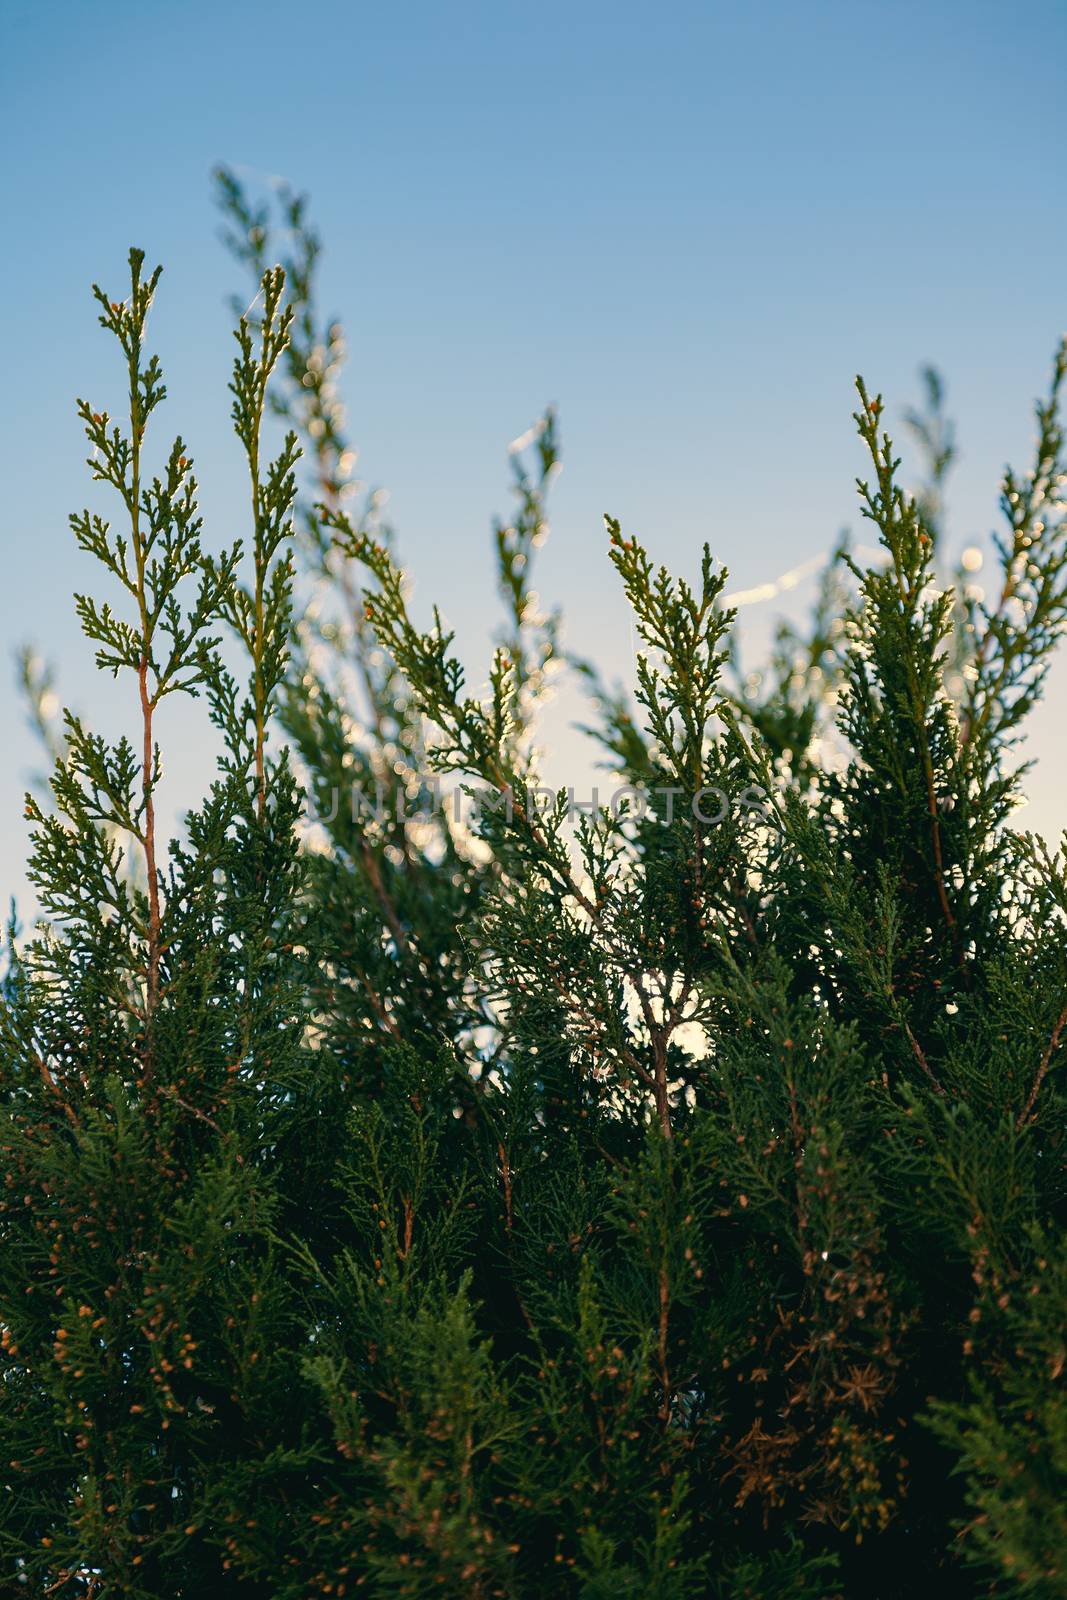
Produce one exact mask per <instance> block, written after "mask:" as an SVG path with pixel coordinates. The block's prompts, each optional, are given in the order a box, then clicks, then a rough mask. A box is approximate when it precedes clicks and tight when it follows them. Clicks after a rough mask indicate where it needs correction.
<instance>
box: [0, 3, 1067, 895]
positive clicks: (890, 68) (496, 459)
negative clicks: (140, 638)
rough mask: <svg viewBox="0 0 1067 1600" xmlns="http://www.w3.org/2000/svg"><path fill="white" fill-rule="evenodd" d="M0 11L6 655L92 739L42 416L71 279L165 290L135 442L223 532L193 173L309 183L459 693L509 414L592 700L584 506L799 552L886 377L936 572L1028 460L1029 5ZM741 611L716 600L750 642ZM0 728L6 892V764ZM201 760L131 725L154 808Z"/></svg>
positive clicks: (1052, 216)
mask: <svg viewBox="0 0 1067 1600" xmlns="http://www.w3.org/2000/svg"><path fill="white" fill-rule="evenodd" d="M0 25H2V27H3V35H4V37H3V50H2V52H0V60H2V65H0V107H2V109H0V119H2V133H3V148H4V150H5V152H6V158H5V164H4V165H5V170H4V174H3V184H4V196H3V215H4V217H5V219H6V222H7V225H8V226H7V247H6V249H5V250H4V252H3V259H2V262H0V274H2V277H3V286H2V287H3V303H4V306H5V308H6V313H7V314H6V319H5V333H4V345H5V357H6V374H5V379H6V381H5V384H4V397H5V399H4V426H3V429H2V432H0V473H2V481H3V486H4V494H3V499H2V509H0V519H2V520H0V537H2V539H3V549H4V568H3V570H4V584H3V587H2V590H0V629H2V635H3V640H4V644H5V647H6V648H7V649H9V650H13V649H14V647H15V646H16V645H17V643H18V642H19V641H20V640H22V639H25V638H32V639H33V640H34V641H35V642H36V643H37V644H38V645H39V646H40V647H41V649H42V650H43V651H44V652H45V653H46V654H47V655H49V656H50V657H52V658H53V659H54V660H55V662H56V664H57V667H58V670H59V677H60V684H61V688H62V690H63V693H64V696H65V697H66V698H67V699H69V700H71V701H72V702H74V703H75V704H76V705H78V706H79V707H80V708H82V709H87V710H89V711H90V712H91V713H92V714H93V716H94V717H95V718H97V719H98V720H99V722H100V723H101V724H102V725H103V726H104V727H105V729H106V730H113V729H116V728H118V727H120V726H122V725H123V724H124V720H125V719H124V706H125V701H124V699H123V696H122V693H121V691H120V693H119V694H118V695H117V696H116V695H115V693H114V692H113V691H112V690H111V689H110V688H109V686H108V685H107V684H106V683H105V682H104V680H99V679H96V678H95V677H94V673H93V668H92V664H91V655H90V652H89V649H88V647H87V646H86V645H85V644H84V643H83V642H82V641H81V640H80V638H79V635H78V633H77V628H76V625H75V623H74V619H73V611H72V604H71V598H70V595H71V591H72V589H75V588H79V587H83V586H86V585H89V584H94V585H97V584H98V580H97V578H96V575H95V574H94V573H93V572H92V571H91V569H90V565H89V564H88V563H86V561H85V559H84V558H82V557H81V556H79V555H78V554H77V552H76V551H75V550H74V548H73V541H72V538H71V535H70V533H69V531H68V528H67V520H66V519H67V514H68V512H69V511H71V510H74V509H78V508H80V507H81V506H82V505H83V504H85V503H87V502H89V503H91V504H93V505H94V507H98V508H101V509H102V507H101V502H100V500H99V498H98V493H99V491H96V490H92V489H90V487H89V484H88V477H87V473H86V472H85V469H84V467H83V465H82V460H83V455H84V451H83V448H82V441H81V439H80V437H79V429H78V425H77V422H76V419H75V417H74V410H73V401H74V397H75V395H79V394H81V395H85V396H86V397H87V398H91V399H93V400H94V402H103V403H104V404H107V405H109V406H110V407H112V408H114V406H115V403H116V401H117V400H118V398H119V393H120V387H119V386H120V378H121V374H120V373H119V371H118V368H117V366H116V363H115V361H114V355H113V352H112V350H111V349H110V348H109V345H108V341H107V339H106V337H105V336H104V335H103V333H102V332H101V330H100V329H99V328H98V327H97V326H96V323H95V318H94V314H93V311H92V306H91V302H90V298H89V292H88V286H89V283H90V281H91V280H92V279H94V278H95V279H97V280H98V281H100V282H102V283H103V284H105V285H106V286H110V285H116V286H117V285H120V284H121V283H122V278H123V271H124V262H125V256H126V251H127V247H128V245H129V244H130V243H131V242H136V243H139V244H141V245H142V246H143V247H144V248H145V249H146V251H147V252H148V254H149V255H150V257H152V258H154V259H159V260H162V261H163V262H164V263H165V268H166V270H165V274H164V279H163V283H162V286H161V291H160V297H159V300H158V304H157V308H156V310H155V312H154V314H153V324H152V331H153V337H154V341H155V346H156V348H157V349H158V350H159V351H160V353H161V355H162V358H163V362H164V367H165V369H166V373H167V378H168V388H169V391H170V395H171V399H170V402H169V405H168V407H167V408H166V423H165V428H166V431H167V432H177V431H180V432H181V433H182V434H183V436H184V437H185V438H186V440H187V441H188V443H189V445H190V448H191V450H192V453H193V454H194V456H195V457H196V460H197V465H198V470H199V475H200V478H201V482H202V486H203V496H202V498H203V503H204V509H205V512H206V516H207V530H208V539H209V541H216V542H217V543H219V544H221V543H222V542H223V541H224V540H226V539H228V538H230V537H232V536H233V535H234V534H237V533H241V532H243V531H244V529H243V523H242V514H243V506H244V493H243V485H242V481H241V477H240V470H241V469H240V461H239V458H238V455H237V452H236V448H235V441H234V440H233V439H232V435H231V433H230V429H229V422H228V397H227V394H226V381H227V375H228V364H229V361H230V341H229V337H228V333H227V327H228V311H227V308H226V299H227V295H228V293H229V292H230V291H231V290H232V289H234V288H235V287H238V286H239V285H238V283H237V278H236V273H235V270H234V269H233V268H232V266H231V265H230V263H229V262H228V260H227V258H226V256H225V254H224V251H223V249H222V247H221V245H220V244H219V242H218V236H217V235H218V228H217V220H216V217H215V215H214V213H213V210H212V204H211V196H210V185H209V174H210V170H211V168H212V166H213V165H214V164H215V163H216V162H218V161H219V160H224V161H227V162H229V163H232V164H234V165H236V166H237V167H239V168H242V169H244V171H245V173H246V174H247V175H248V176H249V177H250V179H251V180H252V181H254V182H259V181H269V178H270V177H271V176H272V175H276V176H282V177H285V178H286V179H288V180H289V181H290V182H291V183H292V184H293V185H295V186H296V187H298V188H304V189H307V190H309V191H310V192H311V194H312V197H313V210H314V215H315V217H316V219H317V222H318V225H319V227H320V229H321V232H322V234H323V237H324V239H325V242H326V246H327V254H326V257H325V261H324V266H323V284H324V294H325V299H326V301H327V303H328V307H329V308H330V309H331V310H336V311H337V312H338V313H339V314H340V315H341V317H342V318H343V320H344V321H345V323H346V326H347V330H348V334H349V345H350V357H351V359H350V370H349V376H348V382H347V386H346V399H347V401H348V405H349V421H350V427H351V431H352V432H353V434H354V435H355V438H356V439H357V441H358V443H359V445H360V447H361V470H362V472H363V475H364V476H365V478H366V479H367V480H368V481H370V482H371V483H373V484H376V485H381V486H384V487H387V488H388V489H389V491H390V495H391V500H390V515H391V518H392V520H393V521H394V523H395V524H396V526H397V528H398V532H399V538H400V548H401V552H402V555H403V557H404V560H405V562H406V564H407V565H408V566H409V567H410V569H411V570H412V572H413V574H414V575H415V577H416V580H417V589H416V594H417V596H418V601H421V602H424V603H425V604H427V605H428V604H429V602H430V600H431V599H436V600H438V601H439V602H440V604H441V606H442V608H443V610H444V611H445V613H446V615H447V616H448V617H449V619H450V620H451V621H452V623H453V624H454V625H455V626H456V627H457V629H458V630H459V633H460V637H461V639H462V641H463V646H464V653H465V655H467V657H468V659H469V660H470V662H471V665H472V672H473V675H474V676H475V677H477V676H478V674H479V663H481V662H482V661H483V660H484V657H485V640H486V636H487V631H488V629H489V627H490V621H489V619H490V617H491V612H492V604H493V602H492V582H491V575H490V570H489V563H488V550H489V545H488V528H489V519H490V516H491V514H492V513H493V512H494V511H495V510H498V509H504V508H505V507H506V504H507V497H506V461H505V455H504V452H505V447H506V444H507V442H508V440H509V439H511V438H512V437H514V436H515V435H516V434H518V433H520V432H521V431H522V430H523V429H524V428H525V427H526V425H527V424H528V423H529V422H530V421H531V420H532V419H533V418H534V417H535V416H536V415H537V414H538V412H539V411H540V409H541V408H542V407H543V406H544V404H545V403H546V402H549V401H553V402H555V403H556V404H557V405H558V406H559V409H560V415H561V427H562V437H563V447H564V460H565V471H564V474H563V476H562V478H561V479H560V481H559V484H558V485H557V489H556V493H555V512H554V519H553V529H554V531H553V537H552V541H551V542H550V545H549V546H548V548H547V549H546V551H545V552H544V557H543V561H542V564H541V568H540V575H539V586H540V588H541V591H542V593H543V594H544V596H545V598H546V600H549V601H552V602H555V601H557V600H563V601H565V603H566V608H567V612H568V616H569V639H570V642H571V643H572V644H573V645H574V646H575V647H577V648H579V649H580V650H581V651H582V652H583V653H585V654H592V655H595V656H597V657H598V658H599V659H600V660H601V661H602V663H603V664H604V665H605V666H606V667H607V669H608V671H609V673H615V674H621V675H623V676H626V675H627V674H628V673H629V672H630V670H631V638H630V630H629V626H628V622H627V617H626V612H625V608H624V606H623V604H622V602H621V599H620V597H619V595H618V593H617V590H616V586H615V584H614V583H613V581H612V576H611V573H610V570H609V568H608V566H607V563H606V559H605V553H604V551H605V541H604V535H603V530H602V522H601V517H602V513H603V512H604V511H611V512H612V513H613V514H615V515H617V516H619V517H620V518H621V519H622V521H623V522H624V524H625V525H626V527H627V528H628V529H629V530H631V531H635V532H638V533H639V534H641V535H642V536H643V537H645V538H646V539H647V540H648V542H649V543H650V544H651V545H652V547H653V549H654V550H655V552H656V553H657V554H658V555H661V556H662V557H663V559H664V560H666V561H667V562H668V563H669V564H670V565H672V566H674V567H675V568H676V569H678V570H692V569H693V568H694V567H695V565H696V563H697V561H698V559H699V555H698V552H699V546H700V544H701V542H702V541H703V540H704V539H707V540H708V541H709V542H710V543H711V545H712V548H713V550H714V552H715V553H716V555H717V556H719V557H721V559H722V560H723V561H724V562H726V564H727V565H728V566H729V567H730V569H731V573H732V575H733V580H734V584H735V585H736V586H740V587H749V586H752V585H756V584H759V583H762V582H764V581H765V580H767V579H770V578H773V577H774V576H775V575H776V574H777V573H778V572H780V571H781V570H783V569H784V568H787V567H789V566H792V565H795V564H797V563H799V562H801V561H804V560H806V559H807V558H808V557H810V556H812V555H814V554H816V553H817V552H818V551H820V550H822V549H825V548H827V547H828V545H829V544H830V542H831V541H832V539H833V537H834V535H835V533H836V532H837V530H838V529H839V528H840V527H841V526H843V525H845V524H848V523H851V524H852V526H853V527H854V528H855V527H856V526H857V522H858V519H857V515H856V512H855V506H854V490H853V479H854V476H855V473H856V472H857V471H859V470H861V460H860V456H859V452H858V448H857V444H856V441H855V439H854V437H853V433H852V427H851V423H850V412H851V409H852V393H851V383H852V378H853V375H854V374H855V373H856V372H857V371H862V372H863V373H864V374H865V376H866V377H867V379H868V381H869V383H870V384H871V385H872V386H875V387H878V388H880V389H882V391H883V392H884V393H885V395H886V397H887V401H888V405H889V416H890V420H891V421H892V419H893V418H894V416H895V415H897V416H898V415H899V412H900V410H901V409H902V408H903V407H904V406H905V405H906V404H908V403H910V402H912V401H913V400H914V399H915V398H916V395H917V380H916V374H917V369H918V367H919V366H920V364H921V363H923V362H926V361H933V362H935V363H936V364H937V365H938V366H939V367H940V368H941V369H942V370H943V372H944V373H945V375H946V378H947V380H948V384H949V401H950V408H951V410H952V411H953V413H954V415H955V417H956V418H957V422H958V427H959V435H960V442H961V446H962V459H961V463H960V466H959V468H958V470H957V472H956V475H955V480H954V483H953V489H952V494H951V517H950V525H949V532H950V538H951V542H952V545H953V547H955V548H958V547H961V546H962V545H964V544H970V543H978V544H981V545H985V544H986V542H987V540H988V535H989V532H990V530H991V529H992V528H993V527H994V526H995V525H996V517H997V510H996V489H997V482H998V478H999V475H1000V472H1001V470H1002V467H1003V465H1004V463H1005V461H1006V460H1007V459H1012V460H1014V461H1015V462H1017V463H1019V464H1025V462H1026V459H1027V456H1028V452H1029V449H1030V443H1031V438H1032V432H1033V429H1032V421H1031V404H1032V400H1033V398H1034V396H1035V395H1036V394H1037V393H1038V392H1039V391H1040V390H1041V388H1042V387H1043V385H1044V384H1045V382H1046V378H1047V372H1048V366H1049V360H1050V357H1051V353H1052V349H1053V346H1054V343H1055V341H1056V338H1057V337H1058V335H1059V333H1060V331H1061V328H1062V327H1063V325H1064V324H1065V323H1067V274H1065V270H1064V261H1065V256H1067V250H1065V245H1067V208H1065V207H1064V204H1063V200H1064V180H1063V175H1062V173H1063V160H1062V155H1063V136H1062V61H1063V58H1064V47H1065V46H1067V11H1065V10H1064V8H1063V6H1062V5H1060V4H1056V5H1053V4H1044V3H1032V0H1022V3H1021V4H1018V5H1015V6H1013V7H1012V8H1011V9H1010V10H1006V9H1005V8H1003V7H1001V6H997V7H994V6H991V5H981V4H978V5H975V4H957V3H955V0H953V3H942V4H930V3H929V0H928V3H926V4H910V3H905V4H897V5H894V6H892V7H888V6H876V5H872V4H866V3H851V4H848V5H844V4H840V5H839V4H815V5H807V6H803V7H801V6H796V5H788V4H784V3H766V4H755V5H748V6H745V7H741V6H738V5H732V6H728V5H723V4H702V5H698V4H690V3H678V4H663V5H659V6H656V7H653V6H644V5H643V6H637V5H631V4H626V3H615V4H612V5H602V4H599V3H596V4H594V3H586V0H571V3H570V4H559V3H556V0H550V3H548V4H542V5H539V6H536V7H520V6H518V5H511V4H507V3H501V0H497V3H496V4H494V5H483V4H466V3H459V4H437V5H428V4H422V3H414V0H413V3H407V4H404V5H392V6H383V5H381V4H378V5H375V6H370V5H367V4H363V3H361V0H356V3H350V4H347V5H342V4H337V3H335V0H325V3H322V4H319V5H318V6H316V7H314V8H299V7H296V6H292V5H288V6H286V5H280V4H277V3H275V0H257V3H255V4H249V3H245V0H237V3H232V0H228V3H226V4H225V5H220V4H217V3H216V4H213V5H208V4H204V3H202V0H190V3H187V4H185V5H184V6H182V7H163V6H160V5H149V4H144V3H142V4H140V5H133V4H130V3H129V0H113V3H109V4H108V5H107V6H103V5H95V4H90V3H87V0H61V3H57V0H34V3H32V4H29V3H25V0H6V3H5V5H4V7H3V11H2V24H0ZM157 442H158V444H159V446H160V448H162V446H163V444H164V442H165V441H164V438H163V433H162V425H161V432H160V434H159V435H157ZM803 600H804V594H803V592H801V591H798V592H797V593H796V594H795V595H794V596H793V597H791V598H790V600H789V601H788V604H790V605H791V606H793V607H797V606H799V605H801V604H802V602H803ZM418 601H417V603H418ZM773 613H774V608H773V606H772V607H769V608H768V607H762V608H758V607H752V608H750V609H748V610H746V611H745V613H744V626H745V630H746V634H747V635H748V637H749V640H750V647H749V652H748V653H749V655H750V656H754V655H756V654H758V651H759V648H760V644H761V641H762V639H763V638H765V636H766V631H767V628H768V627H769V625H770V622H771V621H772V620H773ZM8 681H9V682H10V681H11V680H10V678H9V679H8ZM1065 690H1067V671H1065V669H1064V667H1063V665H1062V664H1061V665H1060V667H1059V669H1058V671H1057V674H1056V677H1055V679H1054V683H1053V698H1052V700H1051V701H1050V703H1049V704H1047V705H1046V706H1045V708H1044V709H1043V711H1042V712H1041V714H1040V716H1039V718H1038V719H1037V721H1036V723H1035V734H1034V743H1033V753H1036V754H1039V755H1040V756H1041V765H1040V768H1039V771H1038V773H1037V774H1036V775H1035V777H1034V778H1033V780H1032V782H1031V792H1032V794H1033V796H1034V801H1033V804H1032V806H1031V807H1030V810H1029V811H1028V812H1027V814H1026V817H1027V821H1028V822H1032V823H1033V824H1034V825H1038V826H1041V827H1043V828H1045V829H1048V830H1051V829H1053V828H1058V826H1060V824H1061V819H1062V811H1061V808H1060V805H1059V795H1060V790H1061V788H1062V784H1063V780H1064V779H1065V777H1067V762H1065V760H1064V757H1063V754H1062V738H1061V737H1060V735H1059V732H1058V728H1059V721H1060V713H1059V712H1058V710H1057V702H1058V704H1059V705H1062V697H1063V694H1064V692H1065ZM0 704H2V713H0V715H2V731H3V737H4V748H5V751H6V753H7V759H6V761H5V762H4V763H3V767H2V770H0V814H2V819H3V820H2V823H0V893H2V894H3V895H4V896H5V897H6V894H7V892H8V891H9V890H15V889H19V888H20V883H21V863H22V860H23V857H24V852H25V834H24V825H23V823H22V820H21V816H22V808H21V792H22V789H23V787H24V784H25V779H26V776H27V774H28V772H29V771H31V770H32V768H33V767H34V765H35V762H36V751H35V749H34V745H33V741H32V738H31V736H30V735H29V734H28V733H27V732H26V731H25V729H24V726H23V715H22V711H21V708H20V706H19V704H18V703H17V700H16V698H15V696H14V695H13V694H9V693H7V692H6V691H5V694H4V696H3V699H2V701H0ZM559 729H560V731H559V732H558V734H557V735H556V737H558V740H559V744H560V748H561V749H567V750H569V749H570V748H571V747H570V744H569V736H568V735H566V734H565V733H564V732H563V731H562V723H560V724H559ZM197 730H198V723H197V719H196V717H195V716H190V715H189V714H188V713H186V712H176V713H174V714H173V717H172V720H171V723H170V724H169V725H167V724H166V723H165V725H164V727H163V729H162V738H163V742H164V754H165V757H166V756H168V755H169V758H170V759H169V770H170V773H171V779H170V780H169V781H170V782H171V785H172V788H171V804H172V806H176V805H177V804H178V803H179V801H180V799H181V798H182V795H183V788H182V786H183V783H185V784H186V785H188V784H190V783H193V781H194V780H195V782H196V784H197V785H198V784H199V777H200V771H201V766H202V763H200V764H198V753H199V751H200V749H201V746H200V744H199V739H198V731H197ZM192 792H195V788H194V789H193V791H192Z"/></svg>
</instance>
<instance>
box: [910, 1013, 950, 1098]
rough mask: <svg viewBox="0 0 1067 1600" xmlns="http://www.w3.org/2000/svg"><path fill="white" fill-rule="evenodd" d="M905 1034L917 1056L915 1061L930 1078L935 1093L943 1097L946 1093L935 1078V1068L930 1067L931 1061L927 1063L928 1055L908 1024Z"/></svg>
mask: <svg viewBox="0 0 1067 1600" xmlns="http://www.w3.org/2000/svg"><path fill="white" fill-rule="evenodd" d="M904 1032H905V1033H906V1034H907V1036H908V1043H909V1044H910V1045H911V1048H912V1052H913V1054H914V1056H915V1059H916V1061H917V1062H918V1063H919V1065H920V1067H922V1069H923V1072H924V1073H925V1074H926V1076H927V1077H928V1078H929V1080H930V1083H931V1085H932V1087H933V1089H934V1092H935V1093H936V1094H942V1095H943V1094H944V1092H945V1091H944V1089H943V1088H942V1087H941V1084H940V1083H939V1082H938V1080H937V1077H936V1076H935V1074H934V1071H933V1068H932V1067H931V1066H930V1063H929V1061H927V1059H926V1053H925V1051H924V1050H923V1047H922V1045H921V1044H920V1043H919V1041H918V1039H916V1037H915V1035H914V1034H913V1033H912V1031H911V1028H910V1026H909V1024H908V1023H906V1022H905V1024H904Z"/></svg>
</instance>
